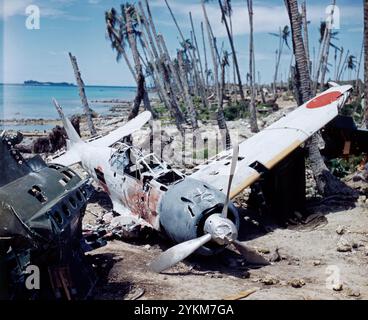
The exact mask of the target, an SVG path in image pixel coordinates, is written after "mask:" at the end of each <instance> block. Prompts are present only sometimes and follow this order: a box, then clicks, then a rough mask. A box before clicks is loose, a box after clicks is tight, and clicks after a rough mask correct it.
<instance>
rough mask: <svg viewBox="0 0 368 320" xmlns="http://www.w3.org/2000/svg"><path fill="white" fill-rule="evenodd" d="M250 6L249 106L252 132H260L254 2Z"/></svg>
mask: <svg viewBox="0 0 368 320" xmlns="http://www.w3.org/2000/svg"><path fill="white" fill-rule="evenodd" d="M247 4H248V14H249V27H250V35H249V75H250V77H249V82H250V91H251V99H250V105H249V111H250V126H251V130H252V132H258V131H259V129H258V124H257V110H256V105H255V100H256V96H255V88H254V78H255V74H256V72H255V59H254V40H253V1H252V0H247Z"/></svg>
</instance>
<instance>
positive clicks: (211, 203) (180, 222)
mask: <svg viewBox="0 0 368 320" xmlns="http://www.w3.org/2000/svg"><path fill="white" fill-rule="evenodd" d="M225 200H226V196H225V194H224V193H222V192H221V191H219V190H217V189H215V188H213V187H211V186H210V185H209V184H206V183H204V182H202V181H199V180H195V179H192V178H186V179H184V180H183V181H181V182H179V183H177V184H174V185H173V186H171V187H170V188H169V190H168V191H167V192H166V194H165V195H164V197H163V199H162V201H161V205H160V223H161V226H162V228H163V229H164V230H165V232H166V234H167V235H168V236H169V237H170V238H171V239H172V240H173V241H175V242H178V243H180V242H184V241H187V240H191V239H194V238H197V237H200V236H202V235H203V234H204V224H205V221H206V219H207V218H208V217H209V216H210V215H212V214H219V213H221V212H222V209H223V206H224V202H225ZM227 217H228V218H229V219H230V220H231V221H232V222H233V223H234V224H235V226H236V228H237V229H239V214H238V210H237V209H236V207H235V206H234V204H232V203H229V207H228V216H227ZM223 248H224V247H223V246H219V245H217V244H215V243H209V244H207V245H205V246H203V247H202V248H201V249H199V250H198V253H200V254H204V255H210V254H215V253H217V252H219V251H220V250H222V249H223Z"/></svg>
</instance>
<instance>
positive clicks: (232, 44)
mask: <svg viewBox="0 0 368 320" xmlns="http://www.w3.org/2000/svg"><path fill="white" fill-rule="evenodd" d="M218 3H219V6H220V9H221V15H222V23H224V24H225V28H226V33H227V37H228V38H229V43H230V47H231V51H232V52H231V53H232V55H233V61H234V65H235V70H236V74H237V78H238V87H239V93H240V99H241V103H242V104H243V106H245V96H244V91H243V83H242V79H241V76H240V68H239V64H238V58H237V55H236V50H235V45H234V38H233V36H232V34H231V30H230V27H229V23H228V21H227V17H226V10H225V7H224V5H223V4H222V0H218Z"/></svg>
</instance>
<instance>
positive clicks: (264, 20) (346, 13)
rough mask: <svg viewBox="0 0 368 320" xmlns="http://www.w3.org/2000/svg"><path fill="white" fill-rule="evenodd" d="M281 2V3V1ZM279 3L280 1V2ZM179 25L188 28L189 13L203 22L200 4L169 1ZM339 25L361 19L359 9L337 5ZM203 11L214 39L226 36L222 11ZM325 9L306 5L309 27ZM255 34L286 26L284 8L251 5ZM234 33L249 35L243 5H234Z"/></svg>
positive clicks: (158, 4) (160, 4) (215, 6)
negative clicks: (252, 6) (206, 14)
mask: <svg viewBox="0 0 368 320" xmlns="http://www.w3.org/2000/svg"><path fill="white" fill-rule="evenodd" d="M280 2H281V1H280ZM281 3H282V2H281ZM169 4H170V6H171V8H172V10H173V12H174V14H175V15H176V17H177V19H178V21H179V23H180V25H181V26H182V27H183V28H185V27H188V26H189V23H188V21H189V20H188V19H189V18H188V13H189V11H191V12H192V16H193V19H194V20H195V23H199V22H200V21H203V20H204V18H203V11H202V7H201V5H200V4H189V5H188V4H185V3H183V2H181V3H179V2H176V1H175V2H174V1H170V2H169ZM151 7H156V8H163V9H166V10H167V8H166V5H165V3H164V1H152V3H151ZM339 8H340V22H341V23H345V24H347V23H348V22H349V21H356V19H357V17H360V16H362V8H361V7H360V6H340V7H339ZM206 9H207V13H208V17H209V19H210V23H211V26H212V29H213V32H214V34H215V36H217V37H224V36H226V29H225V26H224V25H223V24H222V23H221V12H220V9H219V6H218V4H217V3H216V2H213V3H209V4H206ZM325 9H326V6H324V5H309V6H308V7H307V10H308V11H307V15H308V20H310V21H311V23H312V24H319V23H320V21H322V20H323V19H325V17H326V13H325ZM253 10H254V32H255V33H259V32H277V30H278V29H279V27H280V26H284V25H286V24H289V18H288V15H287V11H286V8H285V6H284V5H268V4H265V3H264V2H260V3H257V4H255V5H254V8H253ZM232 22H233V33H234V35H236V36H237V35H244V34H247V33H249V19H248V10H247V6H246V2H245V1H244V2H243V1H242V2H236V3H233V16H232ZM158 23H160V24H165V25H166V24H167V23H168V22H167V21H159V22H158Z"/></svg>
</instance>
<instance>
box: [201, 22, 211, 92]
mask: <svg viewBox="0 0 368 320" xmlns="http://www.w3.org/2000/svg"><path fill="white" fill-rule="evenodd" d="M201 34H202V42H203V56H204V73H205V84H206V88H207V90H209V83H208V62H207V49H206V39H205V37H204V28H203V22H201Z"/></svg>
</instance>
